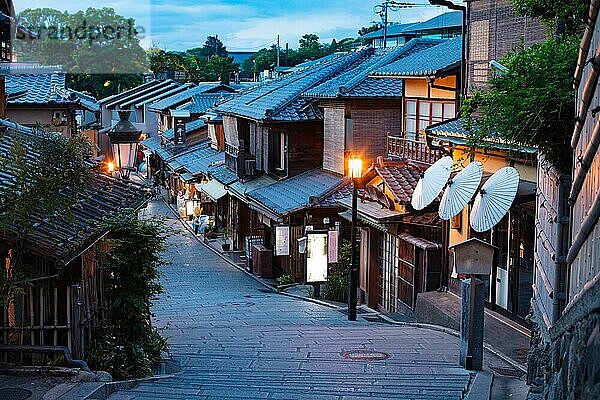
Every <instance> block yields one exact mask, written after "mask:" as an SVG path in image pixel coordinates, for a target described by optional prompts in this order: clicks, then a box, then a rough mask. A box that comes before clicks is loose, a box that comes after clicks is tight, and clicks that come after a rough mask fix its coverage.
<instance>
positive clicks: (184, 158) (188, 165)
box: [166, 141, 225, 176]
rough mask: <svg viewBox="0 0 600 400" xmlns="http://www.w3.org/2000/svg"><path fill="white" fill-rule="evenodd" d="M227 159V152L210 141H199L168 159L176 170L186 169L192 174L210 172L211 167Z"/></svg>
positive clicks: (170, 165) (168, 162) (168, 163)
mask: <svg viewBox="0 0 600 400" xmlns="http://www.w3.org/2000/svg"><path fill="white" fill-rule="evenodd" d="M224 161H225V153H224V152H222V151H221V152H220V151H217V150H215V149H213V148H211V147H210V141H205V142H202V143H198V144H196V145H194V146H192V147H190V148H189V150H188V151H185V152H183V153H181V154H178V155H176V156H175V157H172V158H171V159H169V160H167V161H166V163H167V165H169V167H171V168H172V169H173V170H174V171H179V170H180V169H184V170H185V171H186V172H188V173H189V174H191V175H194V176H195V175H198V174H200V173H208V171H209V167H210V166H212V165H215V164H220V163H222V162H224Z"/></svg>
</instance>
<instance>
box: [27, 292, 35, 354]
mask: <svg viewBox="0 0 600 400" xmlns="http://www.w3.org/2000/svg"><path fill="white" fill-rule="evenodd" d="M27 292H28V294H29V340H30V343H29V344H31V345H32V346H33V345H35V336H34V332H33V327H34V326H35V318H34V311H33V289H32V288H29V290H28V291H27Z"/></svg>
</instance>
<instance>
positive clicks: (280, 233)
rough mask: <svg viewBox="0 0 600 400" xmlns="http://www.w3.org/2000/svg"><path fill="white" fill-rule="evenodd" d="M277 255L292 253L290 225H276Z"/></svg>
mask: <svg viewBox="0 0 600 400" xmlns="http://www.w3.org/2000/svg"><path fill="white" fill-rule="evenodd" d="M275 255H276V256H289V255H290V227H289V225H278V226H276V227H275Z"/></svg>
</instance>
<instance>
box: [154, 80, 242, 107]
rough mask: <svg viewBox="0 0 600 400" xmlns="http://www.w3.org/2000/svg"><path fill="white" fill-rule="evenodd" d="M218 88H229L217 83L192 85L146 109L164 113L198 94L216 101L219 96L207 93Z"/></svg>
mask: <svg viewBox="0 0 600 400" xmlns="http://www.w3.org/2000/svg"><path fill="white" fill-rule="evenodd" d="M220 87H223V88H228V87H229V86H224V85H219V84H218V83H201V84H199V85H197V86H196V85H194V86H192V87H190V88H189V89H187V90H185V91H183V92H181V93H177V94H175V95H173V96H169V97H166V98H164V99H162V100H159V101H157V102H155V103H152V104H151V105H150V106H149V107H148V108H149V109H150V110H153V111H165V110H168V109H171V108H175V107H178V106H181V105H182V104H184V103H186V102H189V101H191V100H192V97H194V96H195V95H200V94H210V95H212V96H215V97H216V98H217V100H218V99H219V98H220V95H219V94H217V93H209V92H211V91H213V90H216V89H218V88H220ZM226 91H230V92H233V91H234V89H233V88H231V90H226Z"/></svg>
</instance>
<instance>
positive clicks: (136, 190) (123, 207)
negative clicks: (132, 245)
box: [0, 121, 148, 263]
mask: <svg viewBox="0 0 600 400" xmlns="http://www.w3.org/2000/svg"><path fill="white" fill-rule="evenodd" d="M0 125H2V128H0V129H3V130H4V131H5V132H4V134H2V135H0V156H5V155H6V154H7V152H8V150H9V148H10V147H11V143H12V142H13V139H14V138H15V137H16V136H17V135H18V136H19V142H20V144H21V145H23V146H25V147H26V148H27V149H28V150H29V152H28V155H29V156H28V157H27V158H26V160H27V162H31V163H36V162H38V161H37V159H36V155H37V154H36V150H35V149H36V148H39V146H43V141H44V140H45V139H44V136H43V135H44V134H39V135H36V134H34V133H33V131H32V130H31V129H27V128H23V127H21V126H18V125H15V124H14V123H10V122H8V123H5V122H4V121H2V122H1V123H0ZM6 127H10V128H11V129H6ZM15 127H16V129H15ZM0 177H1V179H0V191H2V190H13V188H12V187H11V181H12V180H13V178H14V175H13V174H12V171H10V170H7V168H4V169H2V171H0ZM2 197H3V196H2ZM147 199H148V191H147V189H146V188H144V187H143V186H140V185H138V184H135V183H133V182H131V181H124V180H121V179H115V178H112V177H109V176H106V175H102V174H97V175H95V177H94V179H93V181H92V182H91V184H90V185H89V187H87V188H84V189H83V190H81V191H79V192H78V193H77V194H74V195H73V198H72V201H73V206H72V207H71V208H70V210H71V213H70V214H69V215H68V216H67V215H58V216H56V217H55V218H52V219H48V218H44V219H42V216H39V217H34V219H36V224H35V225H34V226H33V227H32V228H31V231H30V235H29V237H28V238H27V239H26V241H25V247H26V249H27V250H28V251H30V252H32V253H35V254H39V255H41V256H43V257H46V258H49V259H52V260H63V261H64V262H65V263H68V262H70V261H71V260H72V259H73V258H74V257H76V256H77V255H78V254H80V253H81V252H82V251H83V250H84V249H85V248H86V247H87V245H89V244H91V243H93V240H96V238H98V237H99V236H101V235H103V234H104V233H105V232H106V227H105V226H104V225H103V222H104V221H105V220H106V219H107V218H114V217H117V216H119V215H120V213H126V214H128V215H129V214H131V213H133V211H134V210H137V209H139V208H141V207H142V206H143V205H144V204H145V203H146V201H147ZM44 217H45V216H44ZM11 229H12V227H11V226H7V230H6V231H3V230H0V237H1V238H2V240H4V241H9V242H10V241H12V240H13V239H14V232H12V231H11Z"/></svg>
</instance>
